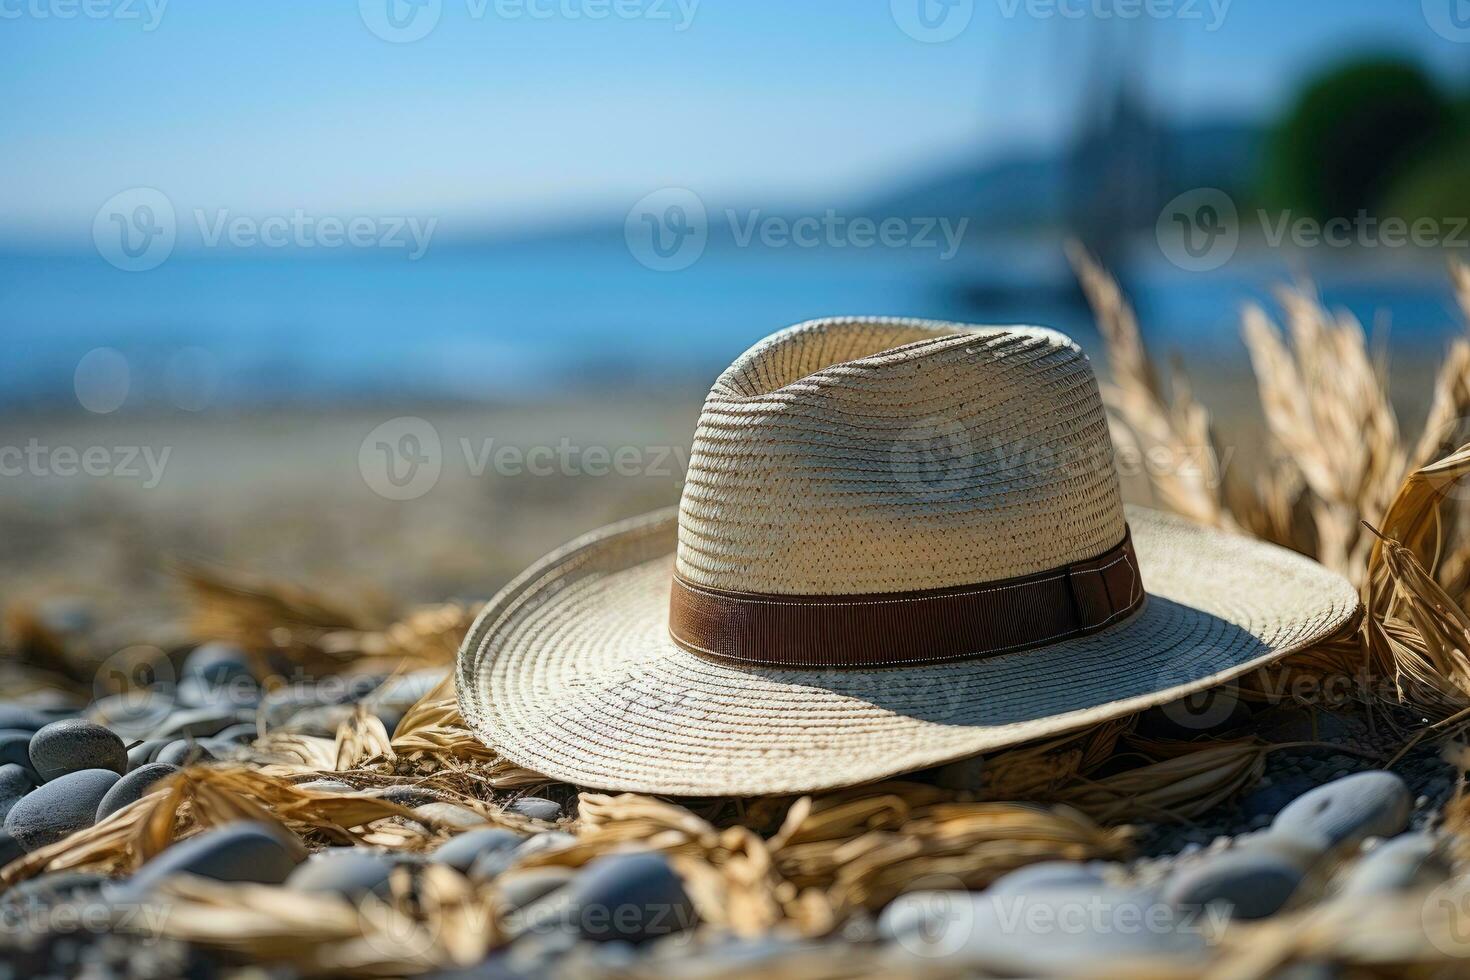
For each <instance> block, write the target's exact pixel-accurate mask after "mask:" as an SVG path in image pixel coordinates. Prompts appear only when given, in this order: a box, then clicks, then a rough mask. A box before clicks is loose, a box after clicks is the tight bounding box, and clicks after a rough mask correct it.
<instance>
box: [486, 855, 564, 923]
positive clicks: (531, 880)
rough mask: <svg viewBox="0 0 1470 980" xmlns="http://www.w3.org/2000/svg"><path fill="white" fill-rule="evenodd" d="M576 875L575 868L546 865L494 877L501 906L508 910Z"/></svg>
mask: <svg viewBox="0 0 1470 980" xmlns="http://www.w3.org/2000/svg"><path fill="white" fill-rule="evenodd" d="M576 877H577V872H576V870H575V869H572V868H567V867H561V866H558V865H548V866H547V867H544V868H527V869H526V870H525V871H517V872H515V873H514V874H508V875H503V876H501V877H500V878H498V879H496V882H495V883H496V885H497V886H498V891H499V895H500V902H501V907H502V908H503V909H505V910H506V911H508V912H513V911H516V910H517V909H522V908H525V907H526V906H528V905H530V904H531V903H532V902H539V901H540V900H541V899H543V898H545V897H546V896H547V895H550V894H551V893H552V892H555V891H557V890H558V889H560V888H562V887H563V886H565V885H567V884H570V883H571V881H572V880H573V879H574V878H576Z"/></svg>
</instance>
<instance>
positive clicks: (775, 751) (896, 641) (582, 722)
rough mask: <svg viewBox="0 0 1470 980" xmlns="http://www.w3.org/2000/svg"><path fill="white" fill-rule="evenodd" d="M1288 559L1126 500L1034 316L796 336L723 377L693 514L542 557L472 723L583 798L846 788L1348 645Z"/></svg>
mask: <svg viewBox="0 0 1470 980" xmlns="http://www.w3.org/2000/svg"><path fill="white" fill-rule="evenodd" d="M1357 606H1358V601H1357V596H1356V594H1355V593H1354V591H1353V589H1352V587H1351V586H1350V585H1349V584H1348V583H1347V581H1345V580H1344V579H1343V578H1342V577H1341V576H1339V575H1337V574H1335V573H1333V572H1330V571H1328V570H1327V569H1325V568H1323V567H1321V566H1320V565H1317V564H1316V563H1314V562H1312V561H1310V560H1308V559H1306V558H1304V557H1302V556H1300V555H1297V554H1293V553H1291V552H1288V551H1285V550H1283V549H1281V548H1277V547H1275V546H1273V545H1269V544H1265V543H1262V542H1260V541H1255V540H1252V539H1248V538H1245V537H1242V536H1239V535H1235V534H1230V533H1226V532H1222V531H1218V530H1211V529H1207V528H1204V527H1199V526H1196V525H1193V524H1191V523H1188V522H1186V521H1183V520H1180V519H1178V518H1174V517H1169V516H1165V515H1163V514H1159V513H1156V512H1153V511H1148V510H1142V509H1135V508H1131V507H1130V508H1126V509H1125V507H1124V506H1123V503H1122V500H1121V498H1120V495H1119V490H1118V480H1117V476H1116V473H1115V471H1114V468H1113V451H1112V444H1111V442H1110V440H1109V437H1108V426H1107V420H1106V417H1105V416H1104V413H1103V407H1102V402H1101V399H1100V398H1099V395H1098V388H1097V382H1096V380H1095V378H1094V377H1093V373H1092V368H1091V365H1090V364H1089V363H1088V360H1087V358H1086V357H1085V356H1084V355H1083V354H1082V352H1081V350H1080V349H1079V348H1078V347H1077V345H1076V344H1074V343H1073V342H1072V341H1071V340H1069V339H1068V338H1067V337H1065V336H1063V335H1061V334H1059V333H1056V332H1054V331H1050V330H1044V329H1040V328H1035V327H970V326H963V325H958V324H948V323H937V322H931V321H917V320H895V319H886V318H885V319H831V320H818V321H813V322H810V323H804V324H801V325H799V326H796V327H792V328H790V329H789V330H785V331H782V332H781V333H778V334H775V335H774V336H772V337H769V338H767V339H766V340H764V341H762V342H761V343H759V344H757V345H756V346H755V347H753V348H751V349H750V350H749V351H747V352H746V353H745V354H744V355H742V356H741V357H740V359H739V360H737V361H736V362H735V363H734V364H733V365H731V367H730V368H729V369H728V370H726V371H725V372H724V374H722V375H721V376H720V378H719V380H718V381H716V382H715V386H714V388H713V389H712V390H711V391H710V394H709V397H708V399H707V400H706V402H705V405H704V410H703V412H702V413H701V415H700V419H699V425H698V428H697V429H696V430H695V435H694V447H693V452H692V454H691V456H690V459H689V471H688V474H687V477H686V482H685V486H684V493H683V499H682V502H681V503H680V505H679V507H678V508H677V509H670V510H667V511H662V512H658V513H654V514H649V515H647V516H644V517H640V518H636V519H634V520H630V521H625V522H623V523H621V524H615V525H613V526H611V527H607V528H604V529H602V530H600V531H595V532H593V533H592V534H589V535H587V536H585V537H582V538H579V539H577V540H576V541H573V542H572V543H570V544H568V545H566V546H565V547H563V548H561V549H560V550H558V551H556V552H554V553H553V554H551V555H549V556H547V557H546V558H544V559H542V560H541V561H540V562H538V563H537V564H536V565H535V566H533V567H532V568H531V569H530V570H528V571H527V572H525V573H524V574H522V575H521V576H520V577H519V578H517V579H516V580H515V581H514V582H512V583H511V584H510V585H509V586H507V587H506V588H505V589H504V590H503V591H502V592H501V593H500V594H499V595H497V596H496V597H495V598H494V599H493V600H492V601H491V602H490V603H489V604H488V605H487V606H486V608H485V610H484V611H483V612H482V613H481V615H480V617H479V619H478V621H477V622H476V623H475V625H474V627H473V629H472V630H471V631H470V633H469V635H468V636H467V637H466V639H465V642H464V645H463V647H462V648H461V649H460V653H459V663H458V669H457V675H456V676H457V683H458V690H459V701H460V705H461V707H462V709H463V712H464V716H465V718H466V719H467V720H468V721H469V723H470V725H471V726H473V727H474V729H475V731H476V732H477V733H478V735H479V737H480V738H482V739H483V740H484V741H485V742H487V743H488V744H489V745H491V746H493V747H494V748H495V749H497V750H498V751H499V752H501V753H502V754H503V755H504V756H505V757H506V758H508V759H510V760H511V761H513V762H516V763H518V764H520V765H522V766H525V767H527V768H529V769H533V770H536V771H538V772H541V773H544V774H545V775H547V776H551V777H554V778H557V779H562V780H566V781H567V782H571V783H576V784H580V785H583V786H591V787H599V788H606V789H620V790H632V791H640V792H648V793H668V794H680V795H753V794H761V793H778V792H802V791H809V790H817V789H823V788H829V787H835V786H845V785H851V784H855V783H861V782H866V781H869V780H874V779H878V778H881V777H884V776H889V775H893V774H895V773H900V772H906V771H911V770H915V769H921V768H925V767H928V766H932V765H936V764H939V763H942V762H946V761H950V760H953V759H957V758H961V757H964V756H968V755H973V754H976V753H981V752H986V751H990V750H994V749H999V748H1002V747H1005V746H1010V745H1014V744H1017V743H1020V742H1024V741H1028V740H1031V739H1035V738H1039V737H1043V736H1051V735H1056V734H1059V733H1062V732H1066V731H1069V730H1072V729H1076V728H1081V727H1085V726H1088V725H1092V724H1095V723H1097V722H1101V721H1105V720H1107V719H1111V718H1116V717H1119V716H1122V715H1127V714H1131V713H1133V712H1137V711H1140V710H1142V709H1144V708H1148V707H1151V706H1154V705H1159V704H1164V703H1166V702H1169V701H1173V700H1176V699H1178V698H1180V697H1183V696H1184V695H1186V694H1189V693H1191V692H1195V691H1199V690H1201V689H1204V688H1207V687H1210V686H1212V685H1215V684H1219V683H1221V682H1223V681H1226V680H1228V679H1230V678H1232V677H1236V676H1238V675H1240V674H1243V673H1245V672H1247V671H1249V670H1251V669H1252V668H1254V667H1258V666H1260V665H1262V664H1266V663H1268V662H1270V661H1272V660H1275V659H1277V658H1279V657H1281V656H1284V655H1285V654H1288V653H1290V652H1292V651H1294V650H1299V649H1301V648H1303V647H1306V646H1308V645H1310V644H1311V643H1313V642H1315V641H1317V640H1319V639H1322V638H1323V637H1325V636H1327V635H1329V634H1330V633H1332V632H1334V631H1335V630H1337V629H1338V628H1339V627H1341V626H1342V625H1343V624H1344V623H1345V622H1347V621H1348V620H1349V619H1350V618H1351V617H1352V616H1353V614H1354V613H1355V611H1356V609H1357Z"/></svg>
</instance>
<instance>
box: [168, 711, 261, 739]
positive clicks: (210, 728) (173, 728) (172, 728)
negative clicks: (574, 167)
mask: <svg viewBox="0 0 1470 980" xmlns="http://www.w3.org/2000/svg"><path fill="white" fill-rule="evenodd" d="M254 718H255V713H254V712H253V711H251V710H250V709H248V708H185V709H183V710H181V711H175V712H173V713H172V714H170V715H169V716H168V719H167V720H166V721H165V722H164V723H163V724H161V725H159V726H158V727H157V728H156V729H154V730H153V731H152V732H150V733H149V737H150V738H167V739H176V738H207V737H209V736H211V735H218V734H219V733H220V732H222V731H224V730H225V729H226V728H229V727H230V726H231V725H238V724H241V723H242V722H247V721H253V720H254Z"/></svg>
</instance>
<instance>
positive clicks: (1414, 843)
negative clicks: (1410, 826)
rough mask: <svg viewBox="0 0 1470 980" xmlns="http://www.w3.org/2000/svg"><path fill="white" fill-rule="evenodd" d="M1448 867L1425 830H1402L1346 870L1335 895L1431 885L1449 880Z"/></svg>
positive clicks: (1373, 892)
mask: <svg viewBox="0 0 1470 980" xmlns="http://www.w3.org/2000/svg"><path fill="white" fill-rule="evenodd" d="M1450 874H1451V868H1450V865H1449V862H1448V861H1447V860H1446V858H1445V856H1444V853H1443V851H1442V849H1441V848H1440V846H1439V841H1437V840H1436V839H1435V838H1434V837H1432V836H1430V835H1429V834H1402V835H1400V836H1398V837H1395V838H1394V839H1393V840H1390V841H1385V842H1384V843H1383V844H1380V845H1379V846H1378V847H1375V848H1374V849H1373V850H1371V851H1369V852H1368V853H1367V854H1366V855H1364V856H1363V858H1362V859H1361V860H1360V861H1359V862H1358V863H1357V865H1355V866H1354V867H1353V868H1352V870H1351V871H1349V872H1348V874H1347V878H1346V880H1345V881H1344V882H1343V885H1342V888H1341V889H1340V890H1339V891H1338V894H1339V895H1342V896H1345V897H1358V896H1365V895H1387V894H1390V893H1392V892H1401V891H1409V890H1411V889H1414V888H1431V887H1433V886H1435V885H1438V884H1439V883H1441V882H1443V881H1447V880H1449V877H1450Z"/></svg>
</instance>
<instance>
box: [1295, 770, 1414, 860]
mask: <svg viewBox="0 0 1470 980" xmlns="http://www.w3.org/2000/svg"><path fill="white" fill-rule="evenodd" d="M1412 809H1413V797H1412V796H1411V795H1410V794H1409V788H1408V787H1407V786H1405V785H1404V781H1403V780H1402V779H1400V778H1399V777H1398V776H1396V775H1394V774H1393V773H1391V772H1384V771H1382V770H1372V771H1369V772H1360V773H1354V774H1353V775H1351V776H1345V777H1343V778H1342V779H1338V780H1334V781H1333V782H1330V783H1328V784H1327V785H1325V786H1318V787H1317V788H1316V789H1314V790H1311V791H1309V792H1307V793H1304V794H1303V795H1301V796H1299V797H1297V798H1296V799H1295V800H1293V801H1292V802H1291V803H1290V804H1288V805H1287V806H1286V807H1285V808H1284V809H1283V810H1282V811H1281V812H1280V813H1279V814H1277V815H1276V819H1275V820H1274V821H1273V822H1272V824H1271V826H1272V827H1274V828H1280V829H1282V830H1299V831H1307V832H1310V833H1316V834H1320V835H1321V836H1322V837H1324V838H1326V840H1327V842H1328V843H1329V844H1330V845H1331V846H1332V847H1334V848H1337V847H1351V846H1354V845H1356V844H1360V843H1362V841H1363V840H1364V839H1365V838H1368V837H1393V836H1395V835H1396V834H1399V833H1401V832H1402V831H1403V830H1404V828H1405V827H1407V826H1408V825H1409V814H1410V812H1411V811H1412Z"/></svg>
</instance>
